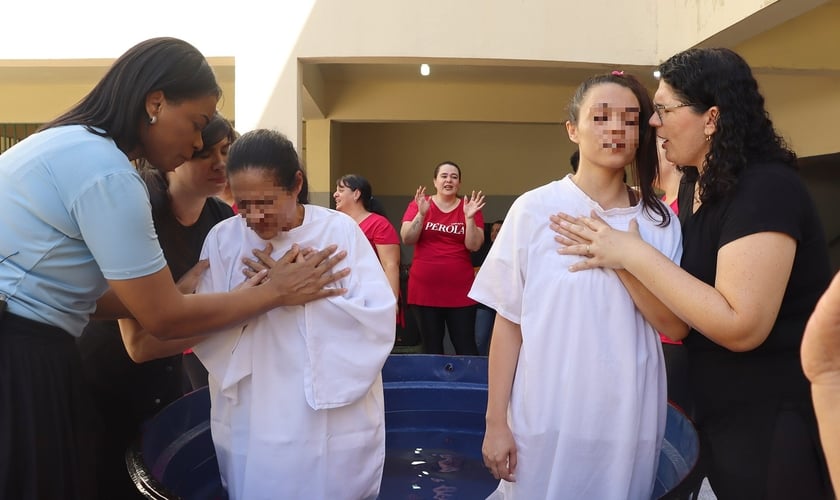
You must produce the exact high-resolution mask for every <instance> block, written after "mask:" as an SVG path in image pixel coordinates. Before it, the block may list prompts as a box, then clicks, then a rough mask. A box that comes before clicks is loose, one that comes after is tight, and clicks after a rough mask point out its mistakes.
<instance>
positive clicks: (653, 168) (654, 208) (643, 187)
mask: <svg viewBox="0 0 840 500" xmlns="http://www.w3.org/2000/svg"><path fill="white" fill-rule="evenodd" d="M605 83H614V84H616V85H621V86H622V87H625V88H627V89H630V91H631V92H633V95H635V96H636V100H637V101H639V146H638V148H637V149H636V157H635V159H634V160H633V163H632V164H631V165H630V171H631V173H632V174H633V181H634V183H635V184H636V185H637V186H639V190H640V191H641V196H640V198H641V202H642V206H643V207H644V209H645V211H646V212H648V213H649V214H651V215H654V214H655V215H656V216H658V217H654V218H658V219H659V221H660V222H659V225H660V226H667V225H668V223H669V222H670V220H671V215H670V210H668V208H667V207H665V205H663V204H662V203H661V202H660V201H659V198H658V197H657V196H656V191H654V189H653V185H654V182H655V181H656V177H657V176H658V175H659V156H658V155H657V153H656V131H655V130H654V128H653V127H651V126H650V124H649V123H648V120H647V118H650V116H651V115H653V101H651V99H650V94H649V93H648V90H647V89H646V88H645V87H644V85H642V84H641V82H639V80H637V79H636V78H635V77H634V76H632V75H629V74H626V73H624V72H619V71H614V72H612V73H608V74H604V75H596V76H593V77H590V78H588V79H586V80H585V81H584V82H583V83H581V84H580V86H579V87H578V88H577V90H576V91H575V94H574V95H573V96H572V100H571V102H570V103H569V121H570V122H572V123H574V124H577V122H578V117H579V113H580V105H581V103H582V102H583V100H584V98H585V97H586V94H587V93H588V92H589V90H590V89H591V88H592V87H595V86H597V85H602V84H605Z"/></svg>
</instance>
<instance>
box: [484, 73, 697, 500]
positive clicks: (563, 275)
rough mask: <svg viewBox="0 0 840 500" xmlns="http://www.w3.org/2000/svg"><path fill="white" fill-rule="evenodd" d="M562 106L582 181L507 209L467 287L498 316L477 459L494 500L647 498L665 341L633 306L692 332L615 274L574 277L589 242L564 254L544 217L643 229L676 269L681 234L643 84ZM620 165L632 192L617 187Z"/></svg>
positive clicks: (616, 86)
mask: <svg viewBox="0 0 840 500" xmlns="http://www.w3.org/2000/svg"><path fill="white" fill-rule="evenodd" d="M569 110H570V115H571V116H570V120H569V122H567V125H566V127H567V131H568V133H569V137H570V139H571V140H572V141H573V142H575V143H576V144H578V146H579V148H580V155H581V156H580V165H579V168H578V171H577V173H576V174H575V175H568V176H566V177H565V178H563V179H562V180H559V181H555V182H552V183H549V184H547V185H545V186H542V187H539V188H536V189H534V190H531V191H529V192H527V193H525V194H523V195H522V196H520V197H519V198H518V199H517V200H516V201H515V202H514V203H513V206H512V207H511V209H510V211H509V212H508V215H507V216H506V217H505V223H504V225H503V226H502V229H501V231H500V232H499V234H498V237H497V238H496V241H495V242H494V243H493V247H492V248H491V249H490V252H489V254H488V255H487V258H486V260H485V261H484V265H483V266H482V267H481V270H480V271H479V272H478V275H477V276H476V279H475V283H474V284H473V287H472V290H471V291H470V293H469V296H470V297H472V298H473V299H475V300H477V301H479V302H481V303H483V304H487V305H488V306H490V307H491V308H493V309H495V310H496V311H497V319H496V323H495V326H494V331H493V342H492V343H491V346H490V361H489V371H490V374H489V385H488V408H487V426H486V433H485V439H484V444H483V447H482V454H483V456H484V462H485V464H486V465H487V466H488V468H490V470H491V472H492V473H493V475H494V476H495V477H496V478H499V479H502V481H500V483H499V487H498V489H497V490H496V491H495V492H494V493H493V494H492V495H491V497H490V498H492V499H493V500H497V499H505V500H533V499H538V498H539V499H573V500H589V499H593V500H595V499H597V500H647V499H649V498H650V497H651V493H652V491H653V487H654V480H655V474H656V467H657V463H658V456H659V448H660V446H661V442H662V438H663V433H664V430H665V410H666V406H665V403H666V402H665V390H666V387H665V369H664V362H663V359H662V348H661V345H660V341H659V337H658V335H657V333H656V330H655V329H654V327H653V326H652V325H651V324H650V323H649V322H648V321H647V320H646V317H645V316H643V314H642V312H640V311H641V310H642V309H645V310H646V311H648V313H651V312H653V313H654V314H651V318H655V319H653V320H655V321H657V325H656V326H657V327H658V328H659V327H662V328H661V331H663V332H665V333H666V334H669V335H675V336H677V335H685V333H687V330H688V329H687V326H686V325H685V324H684V323H682V321H681V320H679V318H676V316H675V315H673V313H671V312H670V311H667V310H665V308H664V306H663V305H662V304H661V303H658V302H656V303H652V302H648V303H643V304H642V306H637V304H636V303H634V300H635V299H636V296H634V295H633V292H634V290H631V288H632V286H628V287H627V288H625V285H624V283H623V282H622V280H621V279H620V278H619V275H618V274H617V273H616V271H614V270H612V269H601V268H597V269H583V270H579V271H578V272H572V270H571V269H570V267H572V266H574V265H577V264H581V263H582V261H583V259H582V258H581V256H582V255H583V256H585V255H586V254H588V253H589V251H588V245H587V243H588V242H582V241H577V242H575V241H567V240H564V241H560V243H561V244H563V245H564V248H565V250H563V251H562V252H563V253H562V254H560V253H558V248H560V247H561V245H558V241H555V236H556V233H554V232H553V231H552V230H551V227H550V223H551V222H552V220H551V219H550V217H551V216H552V215H554V214H557V213H558V212H563V213H565V214H574V215H575V216H577V215H583V216H589V215H590V214H591V213H592V212H595V213H596V214H597V215H598V217H601V218H602V219H604V220H605V221H606V222H607V223H608V224H609V225H610V226H612V227H615V228H621V229H627V228H628V227H630V225H631V223H632V224H633V225H634V227H635V225H636V224H637V225H638V230H639V232H640V233H641V236H642V238H643V239H644V240H645V241H647V242H648V243H650V244H651V245H652V246H654V247H656V248H657V249H659V250H660V251H661V252H662V253H664V254H665V255H666V256H667V257H669V258H670V259H672V260H675V261H678V260H679V258H680V255H681V245H680V226H679V223H678V221H677V220H676V218H673V217H670V215H669V212H668V208H667V207H665V205H664V204H662V203H660V202H659V200H658V199H657V198H656V195H655V193H654V192H653V188H652V186H651V181H652V179H653V178H654V175H655V172H656V168H657V156H656V149H655V148H656V143H655V138H654V136H653V130H652V128H651V127H650V126H649V125H647V120H648V118H650V116H651V114H652V113H653V105H652V103H651V101H650V97H649V96H648V94H647V91H646V90H645V88H644V87H643V86H642V85H641V84H640V83H639V82H638V81H637V80H636V79H635V78H632V77H629V76H627V75H624V74H623V73H621V72H614V73H613V74H610V75H602V76H598V77H593V78H591V79H589V80H587V81H586V82H584V83H583V84H582V85H581V87H580V88H579V89H578V91H577V92H576V93H575V97H574V98H573V100H572V103H571V105H570V106H569ZM640 124H641V125H640ZM640 127H641V128H640ZM640 137H641V139H640ZM627 165H632V169H633V170H634V172H633V173H634V174H635V178H636V179H639V183H640V186H639V189H638V190H637V189H631V188H629V187H627V186H626V185H625V183H624V181H623V176H624V169H625V166H627ZM641 297H642V298H643V299H644V298H645V297H646V296H644V295H641ZM648 306H650V307H653V308H654V309H650V308H648ZM663 318H665V319H663Z"/></svg>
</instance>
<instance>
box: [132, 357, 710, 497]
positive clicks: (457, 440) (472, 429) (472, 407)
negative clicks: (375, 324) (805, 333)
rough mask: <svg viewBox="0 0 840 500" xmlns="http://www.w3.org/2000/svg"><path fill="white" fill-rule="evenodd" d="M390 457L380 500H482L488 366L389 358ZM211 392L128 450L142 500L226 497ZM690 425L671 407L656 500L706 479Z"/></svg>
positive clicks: (168, 415) (482, 361)
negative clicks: (215, 444) (212, 434)
mask: <svg viewBox="0 0 840 500" xmlns="http://www.w3.org/2000/svg"><path fill="white" fill-rule="evenodd" d="M382 378H383V381H384V385H385V428H386V458H385V470H384V476H383V479H382V488H381V491H380V495H379V498H380V499H383V500H426V499H429V500H432V499H435V500H443V499H449V500H455V499H466V500H475V499H483V498H485V497H486V496H487V495H489V494H490V493H491V492H492V491H493V490H494V489H495V488H496V485H497V484H498V481H496V480H495V479H493V476H492V475H490V473H489V472H488V471H487V469H486V468H485V467H484V465H483V462H482V460H481V441H482V438H483V434H484V413H485V408H486V404H487V358H484V357H473V356H433V355H422V354H419V355H410V354H405V355H393V356H391V357H390V358H388V361H387V362H386V363H385V367H384V368H383V370H382ZM209 416H210V398H209V394H208V391H207V389H206V388H205V389H201V390H198V391H195V392H193V393H191V394H188V395H187V396H184V397H183V398H181V399H179V400H178V401H176V402H174V403H172V404H171V405H169V406H168V407H166V408H165V409H164V410H162V411H161V412H160V413H159V414H157V415H156V416H155V417H154V418H152V419H151V420H150V421H149V422H148V423H147V424H146V428H145V431H144V432H143V435H142V436H141V438H140V439H139V440H138V442H137V443H136V445H135V446H134V447H133V448H132V449H131V450H129V452H128V454H127V462H128V468H129V472H130V473H131V474H132V477H133V478H134V479H135V483H136V484H137V487H138V489H139V490H140V491H141V492H143V493H144V494H145V495H146V496H147V497H148V498H153V499H175V498H182V499H184V500H215V499H225V498H226V497H227V496H226V494H225V491H224V489H223V488H222V486H221V482H220V480H219V472H218V466H217V463H216V456H215V452H214V449H213V443H212V440H211V438H210V422H209ZM699 453H700V448H699V441H698V437H697V433H696V432H695V430H694V427H693V426H692V424H691V422H690V420H689V419H688V418H686V417H685V416H684V415H683V414H682V413H681V412H680V411H679V410H678V409H676V408H674V407H673V406H669V407H668V416H667V425H666V430H665V442H664V443H663V446H662V452H661V454H660V458H659V469H658V471H657V478H656V487H655V491H654V498H667V499H671V500H676V499H694V498H696V497H697V494H698V491H699V489H700V482H701V481H702V477H703V474H702V473H701V472H700V471H699V468H698V467H697V463H698V460H699Z"/></svg>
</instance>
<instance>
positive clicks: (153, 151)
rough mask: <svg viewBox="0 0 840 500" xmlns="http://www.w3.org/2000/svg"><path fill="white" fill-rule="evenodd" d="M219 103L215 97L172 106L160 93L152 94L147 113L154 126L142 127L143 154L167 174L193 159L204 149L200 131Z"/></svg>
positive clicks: (147, 102) (147, 101) (147, 105)
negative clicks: (194, 155) (153, 120)
mask: <svg viewBox="0 0 840 500" xmlns="http://www.w3.org/2000/svg"><path fill="white" fill-rule="evenodd" d="M217 102H218V98H217V97H216V96H214V95H208V96H205V97H200V98H196V99H186V100H183V101H181V102H178V103H173V102H171V101H167V100H166V98H165V97H164V96H163V93H162V92H160V91H158V92H152V93H151V94H149V96H148V97H147V98H146V113H147V116H150V117H155V123H154V124H149V123H148V122H146V123H144V124H142V125H141V127H140V141H141V146H142V151H141V155H142V156H143V157H145V158H146V159H147V160H148V161H149V163H151V164H152V165H154V166H155V167H157V168H158V169H160V170H162V171H164V172H170V171H172V170H175V168H176V167H178V166H179V165H181V164H182V163H184V162H186V161H188V160H190V159H191V158H192V156H193V153H194V152H196V151H199V150H200V149H201V148H202V146H203V143H202V141H201V130H202V129H203V128H204V127H206V126H207V124H208V123H210V118H211V117H212V116H213V114H214V113H215V112H216V104H217Z"/></svg>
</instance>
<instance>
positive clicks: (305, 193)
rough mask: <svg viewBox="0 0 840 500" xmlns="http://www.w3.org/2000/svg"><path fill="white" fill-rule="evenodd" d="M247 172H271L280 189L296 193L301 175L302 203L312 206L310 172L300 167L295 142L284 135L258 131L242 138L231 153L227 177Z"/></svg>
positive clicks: (299, 196)
mask: <svg viewBox="0 0 840 500" xmlns="http://www.w3.org/2000/svg"><path fill="white" fill-rule="evenodd" d="M247 169H260V170H266V171H269V172H271V173H272V174H273V175H274V181H275V184H276V185H277V187H279V188H282V189H285V190H287V191H292V190H293V189H294V188H295V183H296V176H297V173H298V172H300V173H301V175H302V176H303V185H302V186H301V189H300V193H299V194H298V199H297V201H298V202H299V203H309V182H308V181H307V179H306V172H305V171H304V170H303V167H302V166H301V164H300V159H299V158H298V154H297V152H296V151H295V146H294V144H292V141H290V140H289V139H287V138H286V136H285V135H283V134H281V133H280V132H276V131H274V130H268V129H257V130H252V131H250V132H247V133H245V134H242V135H241V136H240V137H239V138H238V139H237V140H236V142H234V143H233V146H231V148H230V151H229V152H228V163H227V174H228V177H230V175H231V174H234V173H236V172H241V171H243V170H247Z"/></svg>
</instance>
